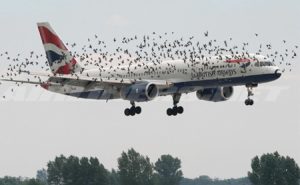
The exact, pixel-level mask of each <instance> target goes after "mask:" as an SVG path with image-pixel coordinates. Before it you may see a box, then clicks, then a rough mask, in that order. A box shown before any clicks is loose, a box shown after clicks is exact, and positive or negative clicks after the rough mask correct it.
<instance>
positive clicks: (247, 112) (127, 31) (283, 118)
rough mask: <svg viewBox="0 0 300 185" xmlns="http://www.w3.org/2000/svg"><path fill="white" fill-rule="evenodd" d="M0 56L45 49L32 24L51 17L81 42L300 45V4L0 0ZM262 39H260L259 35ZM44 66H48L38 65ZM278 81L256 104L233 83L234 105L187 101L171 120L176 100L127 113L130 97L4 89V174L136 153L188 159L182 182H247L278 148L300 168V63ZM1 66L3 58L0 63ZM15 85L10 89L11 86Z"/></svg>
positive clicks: (108, 161)
mask: <svg viewBox="0 0 300 185" xmlns="http://www.w3.org/2000/svg"><path fill="white" fill-rule="evenodd" d="M0 3H1V6H0V25H1V34H0V53H1V52H3V51H6V50H8V51H9V52H10V53H14V54H17V53H22V54H28V52H29V51H31V50H33V51H35V52H38V53H43V47H42V44H41V41H40V38H39V34H38V31H37V28H36V23H37V22H39V21H48V22H50V23H51V24H52V26H53V27H54V29H55V30H56V32H57V33H58V34H59V35H60V36H61V37H62V38H63V40H65V41H69V42H76V43H85V42H86V40H87V38H88V37H91V36H92V35H93V34H95V33H97V34H99V35H100V36H101V38H102V39H104V40H112V38H113V37H121V36H123V35H124V36H128V35H130V36H131V35H134V34H138V35H142V34H148V33H151V32H152V31H156V32H161V33H164V32H172V31H174V32H176V34H177V35H182V36H190V35H203V33H204V32H205V31H206V30H209V34H210V37H211V38H217V39H219V40H222V39H224V40H225V39H228V38H229V37H233V38H234V40H235V41H237V42H244V41H245V42H250V43H252V42H253V43H256V42H257V39H259V41H260V42H262V43H274V47H277V48H281V47H284V46H282V40H283V39H285V40H287V41H288V43H289V44H291V45H294V44H298V45H299V44H300V21H299V17H300V1H299V0H286V1H281V0H251V1H250V0H207V1H204V0H184V1H183V0H151V1H150V0H148V1H146V0H126V1H124V0H123V1H121V0H119V1H117V0H107V1H104V0H97V1H96V0H88V1H83V0H81V1H79V0H64V1H58V0H43V1H40V0H26V1H25V0H23V1H22V0H18V1H17V0H10V1H4V0H1V1H0ZM254 33H259V38H256V37H254ZM41 61H44V60H41ZM295 63H296V64H295V65H294V69H293V71H292V72H290V73H285V74H284V76H283V77H282V78H281V79H279V80H278V81H275V82H272V83H269V84H264V85H260V86H259V88H258V89H256V90H255V93H256V96H255V97H254V99H255V100H256V102H255V105H254V106H253V107H246V106H245V105H244V103H243V101H244V99H245V97H246V89H245V88H244V87H237V88H236V89H235V90H236V91H235V95H234V96H233V98H232V100H231V101H228V102H223V103H211V102H204V101H200V100H197V99H196V96H195V94H194V93H193V94H190V95H184V96H183V101H182V102H181V103H180V105H182V106H183V107H184V108H185V112H184V114H183V115H180V116H177V117H168V116H166V113H165V112H166V109H167V108H168V107H171V105H172V101H171V97H163V98H158V99H157V100H155V101H152V102H149V103H141V104H139V105H141V106H142V108H143V112H142V114H141V115H139V116H135V117H125V116H124V115H123V110H124V108H126V107H129V102H126V101H120V100H118V101H109V102H108V103H106V102H105V101H87V100H82V101H78V100H75V99H72V98H67V99H66V98H65V97H64V96H61V95H57V96H55V95H54V94H53V93H49V92H46V91H44V90H42V89H39V88H31V87H30V86H22V87H19V88H16V89H15V92H14V93H13V95H12V93H10V89H8V88H7V86H8V85H9V84H5V85H2V86H0V92H1V94H0V97H2V96H3V95H6V97H7V99H8V101H3V100H2V101H0V176H5V175H11V176H19V175H20V176H29V177H32V176H35V173H36V170H38V169H41V168H43V167H45V166H46V164H47V162H48V161H49V160H52V159H54V157H55V156H57V155H60V154H64V155H77V156H96V157H98V158H99V159H100V161H101V162H102V163H103V164H104V165H105V167H106V168H108V169H111V168H116V167H117V158H118V157H119V156H120V154H121V152H122V151H123V150H127V149H129V148H131V147H133V148H135V149H136V150H137V151H138V152H140V153H142V154H145V155H148V156H149V157H150V158H151V160H152V162H155V161H156V160H157V158H158V157H159V156H160V155H161V154H171V155H173V156H176V157H179V158H180V159H181V160H182V169H183V172H184V175H185V176H186V177H197V176H199V175H209V176H212V177H219V178H230V177H241V176H246V175H247V171H248V170H250V163H251V159H252V158H253V157H254V156H255V155H261V154H263V153H267V152H274V151H279V152H280V153H281V154H283V155H289V156H291V157H293V158H295V159H296V161H297V162H298V163H300V144H299V141H300V118H299V113H300V96H299V94H300V86H299V77H300V75H299V73H300V69H299V65H298V64H297V63H299V58H298V59H297V60H296V61H295ZM0 66H1V67H2V68H4V67H5V66H7V61H1V65H0ZM11 85H13V84H11Z"/></svg>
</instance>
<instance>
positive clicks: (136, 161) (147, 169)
mask: <svg viewBox="0 0 300 185" xmlns="http://www.w3.org/2000/svg"><path fill="white" fill-rule="evenodd" d="M118 164H119V176H120V182H121V184H122V185H152V184H153V166H152V165H151V163H150V159H149V158H148V157H144V156H142V155H141V154H139V153H137V152H136V151H135V150H134V149H130V150H128V152H127V153H125V152H123V153H122V155H121V157H120V158H119V159H118Z"/></svg>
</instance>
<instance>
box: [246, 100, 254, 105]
mask: <svg viewBox="0 0 300 185" xmlns="http://www.w3.org/2000/svg"><path fill="white" fill-rule="evenodd" d="M253 104H254V101H253V100H252V99H246V100H245V105H253Z"/></svg>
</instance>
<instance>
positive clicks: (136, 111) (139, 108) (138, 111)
mask: <svg viewBox="0 0 300 185" xmlns="http://www.w3.org/2000/svg"><path fill="white" fill-rule="evenodd" d="M134 111H135V113H136V114H140V113H141V112H142V108H141V107H140V106H137V107H135V109H134Z"/></svg>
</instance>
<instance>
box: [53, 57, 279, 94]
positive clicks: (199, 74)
mask: <svg viewBox="0 0 300 185" xmlns="http://www.w3.org/2000/svg"><path fill="white" fill-rule="evenodd" d="M278 71H279V68H278V67H277V66H275V65H274V64H273V63H272V62H270V61H269V60H268V59H267V58H265V57H264V56H260V55H257V56H256V55H253V56H252V57H249V58H248V59H228V58H226V57H225V56H224V57H222V58H220V57H212V58H209V59H208V58H204V59H203V60H198V61H194V62H191V61H183V60H172V61H164V62H161V63H160V64H154V63H147V64H134V65H128V66H115V67H110V68H97V69H89V70H85V71H83V72H82V74H81V75H83V76H88V77H95V78H106V79H116V80H122V79H131V80H134V81H147V82H151V81H155V80H156V81H166V82H167V83H170V84H173V85H172V87H170V88H163V89H160V91H159V95H168V94H172V93H175V92H177V93H189V92H193V91H196V90H199V89H203V88H209V87H219V86H238V85H247V84H250V83H254V84H258V83H264V82H269V81H272V80H275V79H277V78H279V76H278V75H277V74H276V73H277V72H278ZM49 90H51V91H54V92H58V93H63V94H68V95H73V96H79V93H82V92H87V93H88V92H96V91H104V92H101V94H102V96H101V98H98V99H114V98H120V96H119V92H118V89H114V88H107V87H105V88H101V87H99V86H97V87H91V88H88V89H87V88H86V87H78V86H71V85H69V86H68V85H66V86H64V87H55V86H54V87H52V88H49Z"/></svg>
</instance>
